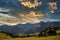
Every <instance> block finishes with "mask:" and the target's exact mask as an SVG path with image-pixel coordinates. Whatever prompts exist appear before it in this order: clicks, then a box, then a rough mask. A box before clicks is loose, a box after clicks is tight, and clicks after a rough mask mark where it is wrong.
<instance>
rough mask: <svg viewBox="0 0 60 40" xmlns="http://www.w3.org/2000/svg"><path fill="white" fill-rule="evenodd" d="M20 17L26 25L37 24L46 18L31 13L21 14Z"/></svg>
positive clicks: (40, 14) (33, 12) (39, 14)
mask: <svg viewBox="0 0 60 40" xmlns="http://www.w3.org/2000/svg"><path fill="white" fill-rule="evenodd" d="M19 16H20V17H21V20H22V21H24V22H26V23H37V22H39V21H40V19H41V18H42V17H43V16H44V14H42V13H37V12H35V11H31V12H30V13H29V14H19ZM39 18H40V19H39Z"/></svg>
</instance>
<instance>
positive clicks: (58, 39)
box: [0, 35, 60, 40]
mask: <svg viewBox="0 0 60 40" xmlns="http://www.w3.org/2000/svg"><path fill="white" fill-rule="evenodd" d="M0 40H60V35H57V36H48V37H26V38H8V39H7V38H6V39H5V38H4V39H0Z"/></svg>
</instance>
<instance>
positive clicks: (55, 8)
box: [48, 2, 57, 13]
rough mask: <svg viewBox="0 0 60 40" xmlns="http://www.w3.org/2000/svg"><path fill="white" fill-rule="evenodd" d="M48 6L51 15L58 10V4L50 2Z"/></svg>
mask: <svg viewBox="0 0 60 40" xmlns="http://www.w3.org/2000/svg"><path fill="white" fill-rule="evenodd" d="M48 5H49V9H50V10H51V13H54V11H55V10H57V2H49V3H48Z"/></svg>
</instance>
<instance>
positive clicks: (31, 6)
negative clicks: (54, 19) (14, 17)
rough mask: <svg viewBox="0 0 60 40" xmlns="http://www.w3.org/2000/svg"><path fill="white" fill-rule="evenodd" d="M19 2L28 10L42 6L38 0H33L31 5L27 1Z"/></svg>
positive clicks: (21, 0)
mask: <svg viewBox="0 0 60 40" xmlns="http://www.w3.org/2000/svg"><path fill="white" fill-rule="evenodd" d="M19 1H20V3H21V4H22V5H24V6H26V7H29V8H35V7H37V6H39V5H41V4H42V2H38V0H33V3H32V2H31V1H29V0H19Z"/></svg>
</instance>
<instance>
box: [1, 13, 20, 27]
mask: <svg viewBox="0 0 60 40" xmlns="http://www.w3.org/2000/svg"><path fill="white" fill-rule="evenodd" d="M0 23H1V24H6V25H11V26H12V25H16V24H18V23H19V20H18V19H17V18H16V17H15V16H11V15H8V14H3V13H0Z"/></svg>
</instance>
